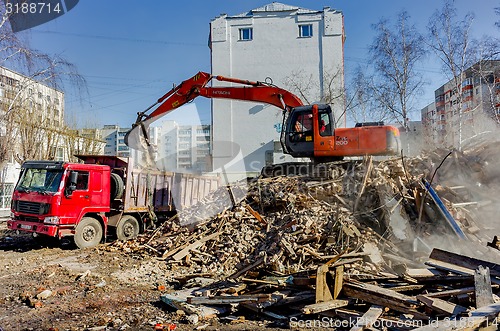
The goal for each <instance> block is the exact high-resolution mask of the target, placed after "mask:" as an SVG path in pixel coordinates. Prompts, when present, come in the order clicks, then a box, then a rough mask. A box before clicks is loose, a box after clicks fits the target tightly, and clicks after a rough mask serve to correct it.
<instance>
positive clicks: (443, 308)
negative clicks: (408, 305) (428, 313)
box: [417, 295, 467, 316]
mask: <svg viewBox="0 0 500 331" xmlns="http://www.w3.org/2000/svg"><path fill="white" fill-rule="evenodd" d="M417 300H418V301H420V302H422V303H423V304H424V305H426V306H427V307H429V308H430V309H432V310H434V311H435V312H437V313H439V314H445V315H447V316H454V315H458V314H461V313H463V312H465V311H467V308H465V307H462V306H460V305H457V304H454V303H451V302H447V301H445V300H442V299H439V298H432V297H428V296H426V295H417Z"/></svg>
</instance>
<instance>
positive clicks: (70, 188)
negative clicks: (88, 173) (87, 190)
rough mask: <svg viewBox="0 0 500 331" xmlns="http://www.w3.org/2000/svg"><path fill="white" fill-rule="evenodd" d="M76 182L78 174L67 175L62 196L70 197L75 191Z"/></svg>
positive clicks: (73, 172)
mask: <svg viewBox="0 0 500 331" xmlns="http://www.w3.org/2000/svg"><path fill="white" fill-rule="evenodd" d="M77 180H78V172H76V171H72V172H70V174H69V177H68V182H67V183H66V190H65V191H64V194H65V195H66V196H70V195H71V194H73V192H74V191H75V190H76V182H77Z"/></svg>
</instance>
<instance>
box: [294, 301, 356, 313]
mask: <svg viewBox="0 0 500 331" xmlns="http://www.w3.org/2000/svg"><path fill="white" fill-rule="evenodd" d="M348 304H349V300H330V301H324V302H318V303H313V304H310V305H307V306H304V308H302V312H303V313H304V314H317V313H320V312H323V311H327V310H331V309H335V308H340V307H345V306H347V305H348Z"/></svg>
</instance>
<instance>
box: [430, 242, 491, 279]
mask: <svg viewBox="0 0 500 331" xmlns="http://www.w3.org/2000/svg"><path fill="white" fill-rule="evenodd" d="M429 258H430V259H434V260H437V261H442V262H446V263H451V264H454V265H457V266H460V267H463V268H467V269H472V270H476V269H477V268H478V267H479V266H480V265H481V266H483V267H488V268H489V269H490V274H491V275H492V276H499V277H500V265H499V264H498V263H495V262H489V261H485V260H480V259H476V258H472V257H468V256H464V255H460V254H456V253H452V252H448V251H445V250H442V249H438V248H434V249H433V250H432V252H431V255H430V256H429Z"/></svg>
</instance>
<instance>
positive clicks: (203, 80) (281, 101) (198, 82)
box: [125, 71, 303, 150]
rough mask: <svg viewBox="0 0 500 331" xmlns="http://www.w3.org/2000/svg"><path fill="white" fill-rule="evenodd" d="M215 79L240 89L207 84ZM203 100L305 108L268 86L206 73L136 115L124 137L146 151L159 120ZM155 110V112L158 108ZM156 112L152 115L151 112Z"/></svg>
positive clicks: (297, 99) (270, 85) (293, 96)
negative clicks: (150, 128) (151, 129)
mask: <svg viewBox="0 0 500 331" xmlns="http://www.w3.org/2000/svg"><path fill="white" fill-rule="evenodd" d="M212 79H215V80H217V81H221V82H228V83H232V84H239V85H241V86H229V87H211V86H207V84H208V83H209V82H210V81H211V80H212ZM199 96H202V97H205V98H222V99H231V100H242V101H252V102H262V103H267V104H271V105H274V106H276V107H278V108H281V109H282V110H283V111H289V110H290V109H292V108H294V107H298V106H302V105H303V103H302V101H301V100H300V99H299V98H298V97H297V96H296V95H294V94H293V93H291V92H289V91H287V90H284V89H282V88H279V87H277V86H274V85H272V84H269V83H265V82H253V81H249V80H242V79H236V78H230V77H224V76H212V75H211V74H209V73H206V72H202V71H200V72H198V73H197V74H196V75H194V76H193V77H191V78H189V79H187V80H185V81H183V82H182V83H181V84H179V85H178V86H175V87H174V88H172V89H171V90H170V91H168V92H167V93H166V94H165V95H163V96H162V97H161V98H159V99H158V100H157V102H156V103H154V104H153V105H151V106H150V107H148V108H147V109H146V110H145V111H143V112H139V113H138V114H137V120H136V122H135V123H134V124H133V126H132V130H130V131H129V132H128V133H127V135H126V136H125V143H126V144H127V145H128V146H129V147H132V148H134V149H139V150H144V149H146V148H147V146H144V145H149V138H148V134H147V131H148V130H147V127H148V126H149V124H150V123H151V122H154V121H155V120H156V119H157V118H158V117H160V116H162V115H165V114H167V113H169V112H170V111H172V110H174V109H176V108H179V107H180V106H182V105H185V104H186V103H189V102H190V101H192V100H193V99H195V98H197V97H199ZM155 107H156V108H155ZM153 108H155V109H154V110H153V111H152V112H151V113H150V114H147V112H148V111H150V110H151V109H153Z"/></svg>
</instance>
